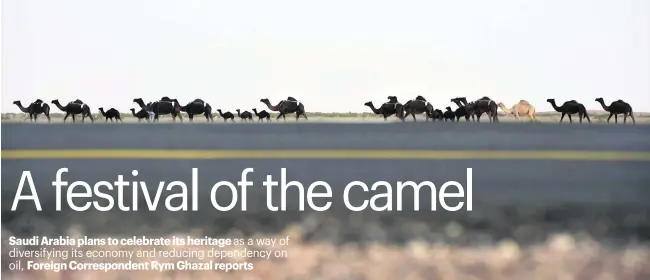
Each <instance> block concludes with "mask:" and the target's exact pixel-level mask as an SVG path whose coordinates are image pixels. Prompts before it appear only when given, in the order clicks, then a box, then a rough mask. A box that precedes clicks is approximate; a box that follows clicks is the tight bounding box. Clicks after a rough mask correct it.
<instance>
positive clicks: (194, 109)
mask: <svg viewBox="0 0 650 280" xmlns="http://www.w3.org/2000/svg"><path fill="white" fill-rule="evenodd" d="M546 101H547V102H549V103H550V104H551V105H552V106H553V109H555V111H557V112H559V113H561V114H562V116H561V117H560V123H561V122H562V121H563V120H564V116H568V118H569V122H570V123H573V120H572V119H571V116H572V115H574V114H578V119H579V121H580V123H582V119H587V121H588V122H589V123H591V119H590V118H589V115H588V114H587V110H586V109H585V106H584V105H582V104H581V103H579V102H577V101H575V100H569V101H566V102H564V104H562V106H557V104H556V103H555V99H547V100H546ZM595 101H596V102H598V103H600V105H601V106H602V108H603V109H604V110H605V111H607V112H609V114H610V115H609V117H608V118H607V122H608V123H609V121H610V119H611V118H612V116H614V122H615V123H618V115H619V114H623V123H626V122H627V117H628V116H629V117H631V118H632V123H636V121H635V119H634V114H633V111H632V107H631V106H630V104H628V103H626V102H624V101H623V100H620V99H619V100H616V101H614V102H612V103H611V104H610V105H609V106H607V105H606V104H605V101H604V100H603V98H596V99H595ZM260 102H261V103H264V105H266V107H267V108H268V109H269V110H271V111H272V112H277V113H278V116H277V117H276V120H279V119H280V118H283V120H286V115H287V114H295V116H296V120H298V119H300V116H302V117H304V118H305V120H307V119H308V118H307V114H306V112H305V107H304V104H303V103H301V102H299V101H298V100H296V99H295V98H293V97H287V98H286V99H284V100H282V101H280V102H279V103H278V104H277V105H272V104H271V102H270V101H269V100H268V99H266V98H265V99H261V100H260ZM451 102H453V103H454V104H456V106H458V108H457V109H456V110H452V108H451V107H450V106H447V107H446V108H445V109H446V111H444V112H443V111H442V110H440V109H435V108H434V107H433V105H432V104H431V103H429V102H428V101H427V100H426V99H425V98H424V97H422V96H417V97H416V98H414V99H411V100H409V101H406V102H405V103H404V104H402V103H400V102H399V101H398V100H397V97H395V96H389V97H388V101H387V102H384V103H383V104H382V105H381V106H379V107H378V108H377V107H375V106H374V104H373V103H372V102H367V103H365V104H364V105H365V106H368V107H370V109H371V110H372V112H373V113H375V114H376V115H380V116H383V117H384V120H387V119H388V117H390V116H393V115H394V116H396V117H397V118H399V119H400V120H401V121H405V120H406V119H407V117H408V116H409V115H410V116H411V117H412V118H413V121H416V118H415V115H419V114H424V115H425V117H426V119H425V121H428V120H429V119H431V120H433V121H452V122H454V121H456V122H457V121H460V118H462V117H464V118H465V121H469V120H470V118H471V119H472V121H476V122H479V121H480V119H481V116H482V115H483V114H486V115H487V116H488V119H489V120H490V122H498V121H499V118H498V112H497V111H498V108H501V110H503V111H504V112H506V113H507V114H512V115H513V116H514V117H515V118H516V119H517V120H519V119H520V117H521V116H528V118H529V119H530V120H532V121H534V120H535V107H534V106H533V105H532V104H530V103H528V101H526V100H521V101H519V103H517V104H514V105H513V106H512V107H506V106H505V105H504V104H503V103H500V102H499V103H497V102H496V101H494V100H492V99H491V98H489V97H487V96H486V97H483V98H480V99H478V100H476V101H472V102H468V101H467V98H465V97H457V98H453V99H451ZM13 103H14V104H16V106H18V108H20V110H21V111H22V112H24V113H27V114H29V119H30V120H31V121H36V119H37V117H38V115H40V114H44V115H45V117H46V118H47V120H48V122H49V121H51V119H50V106H49V105H48V104H47V103H45V102H43V100H41V99H37V100H36V101H34V102H32V103H30V104H29V106H27V107H24V106H23V105H22V104H21V102H20V101H14V102H13ZM51 103H52V104H54V105H56V107H57V108H58V109H59V110H60V111H62V112H64V113H65V117H63V122H65V121H66V120H67V119H68V117H70V116H71V117H72V121H73V122H75V116H76V115H79V114H81V121H82V122H83V121H84V120H85V119H86V117H88V118H90V120H91V121H92V122H94V119H93V116H92V111H91V110H90V107H89V106H88V104H85V103H84V102H83V101H81V100H79V99H77V100H74V101H70V102H68V103H67V104H66V105H65V106H63V105H61V103H60V102H59V101H58V100H57V99H55V100H52V102H51ZM133 103H136V104H137V105H138V106H139V108H140V109H139V110H136V109H134V108H131V114H132V115H133V116H134V117H136V118H137V119H138V122H140V121H142V120H146V121H147V122H151V121H159V117H160V116H162V115H171V117H172V119H173V120H174V121H176V118H178V119H179V120H180V121H182V120H183V117H182V115H181V113H182V112H185V113H186V114H187V115H188V118H189V119H190V121H192V120H193V119H194V116H200V115H203V116H204V117H205V119H206V120H207V121H209V122H214V116H213V115H212V106H210V104H208V103H206V102H205V101H203V100H201V99H195V100H193V101H190V102H189V103H187V104H186V105H184V106H183V105H181V103H180V102H178V100H177V99H171V98H169V97H163V98H161V99H160V100H156V101H152V102H149V103H146V104H145V102H144V100H142V98H135V99H133ZM252 111H253V113H251V112H249V111H243V112H242V111H241V110H240V109H237V110H236V112H237V117H238V118H240V119H241V120H242V121H253V118H254V117H253V116H255V117H257V119H258V121H260V122H263V121H264V120H266V121H270V120H271V114H270V113H269V112H267V111H266V110H261V111H258V110H257V109H253V110H252ZM99 112H100V113H101V115H102V116H103V117H104V118H105V119H106V120H105V121H106V122H108V121H109V120H110V121H111V122H113V120H115V121H119V122H121V121H122V117H121V116H120V112H119V111H118V110H116V109H115V108H110V109H108V110H106V111H105V110H104V108H101V107H100V108H99ZM216 112H218V113H219V115H220V116H221V117H222V118H223V120H224V121H225V122H227V121H229V120H230V121H233V122H234V121H235V114H233V113H231V112H223V111H222V110H221V109H217V110H216Z"/></svg>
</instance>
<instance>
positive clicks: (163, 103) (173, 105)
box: [133, 96, 183, 122]
mask: <svg viewBox="0 0 650 280" xmlns="http://www.w3.org/2000/svg"><path fill="white" fill-rule="evenodd" d="M133 102H135V103H137V104H138V105H139V106H140V108H142V109H145V110H147V111H149V110H151V111H152V112H153V114H154V117H153V120H154V121H159V122H160V119H159V117H160V116H161V115H168V114H171V115H172V120H173V121H174V122H175V121H176V117H178V119H179V120H180V121H181V122H182V121H183V116H182V115H181V106H180V105H179V104H178V100H176V99H170V98H169V97H167V96H163V98H161V99H160V100H159V101H154V102H153V103H151V106H149V107H147V106H145V105H144V101H142V98H135V99H133Z"/></svg>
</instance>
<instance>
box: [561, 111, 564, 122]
mask: <svg viewBox="0 0 650 280" xmlns="http://www.w3.org/2000/svg"><path fill="white" fill-rule="evenodd" d="M562 120H564V113H562V116H561V117H560V123H562Z"/></svg>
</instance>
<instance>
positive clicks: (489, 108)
mask: <svg viewBox="0 0 650 280" xmlns="http://www.w3.org/2000/svg"><path fill="white" fill-rule="evenodd" d="M463 98H464V97H463ZM461 101H463V100H461ZM464 101H465V102H467V99H464ZM483 113H486V114H487V116H488V119H489V120H490V122H499V106H498V104H497V102H495V101H494V100H492V99H491V98H489V97H487V96H484V97H482V98H481V99H479V100H476V101H474V114H476V121H477V122H481V115H483Z"/></svg>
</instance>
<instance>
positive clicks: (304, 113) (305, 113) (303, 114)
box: [302, 112, 309, 121]
mask: <svg viewBox="0 0 650 280" xmlns="http://www.w3.org/2000/svg"><path fill="white" fill-rule="evenodd" d="M302 116H303V117H305V120H306V121H308V120H309V119H308V118H307V112H302Z"/></svg>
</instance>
